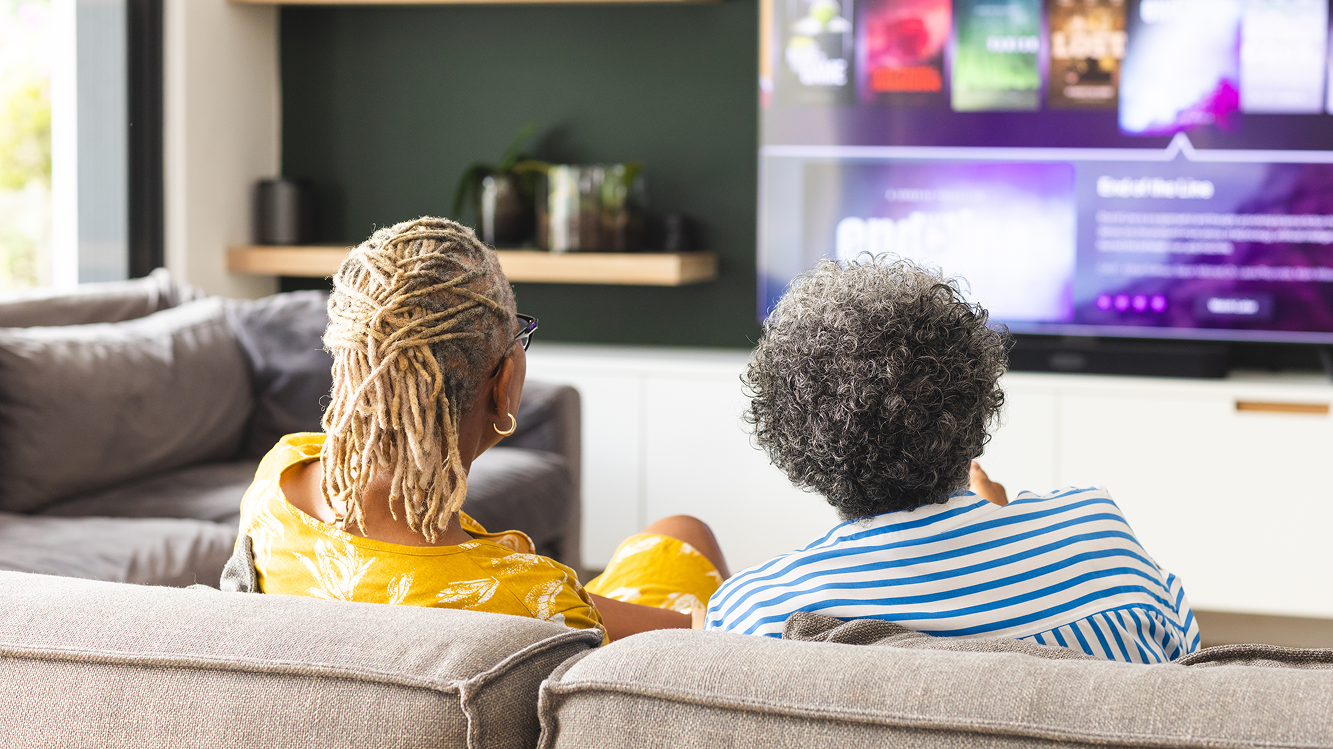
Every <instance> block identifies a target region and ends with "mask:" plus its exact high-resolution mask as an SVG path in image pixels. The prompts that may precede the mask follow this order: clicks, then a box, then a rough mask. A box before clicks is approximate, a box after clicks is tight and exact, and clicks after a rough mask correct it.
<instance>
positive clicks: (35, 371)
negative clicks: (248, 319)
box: [0, 299, 253, 512]
mask: <svg viewBox="0 0 1333 749" xmlns="http://www.w3.org/2000/svg"><path fill="white" fill-rule="evenodd" d="M252 404H253V399H252V397H251V394H250V382H249V375H248V372H247V371H246V365H245V358H244V356H243V355H242V353H241V349H240V347H239V346H238V345H237V344H236V338H235V336H233V335H232V332H231V328H230V327H229V326H228V325H227V321H226V316H225V314H224V312H223V302H222V300H221V299H203V300H200V301H196V302H190V303H188V304H184V305H181V306H179V307H175V308H173V309H168V310H165V311H162V312H157V313H155V314H152V315H149V316H147V317H143V318H140V319H138V320H130V321H127V322H119V323H104V324H97V325H69V326H63V327H39V328H22V329H20V328H7V329H0V510H7V511H10V512H30V511H32V510H35V509H37V508H40V507H41V506H43V505H46V504H48V503H50V502H53V501H55V500H58V499H60V498H62V497H67V496H70V495H73V494H78V493H81V492H90V491H95V490H98V489H104V488H107V487H110V486H114V485H116V484H118V483H121V482H123V481H127V480H129V479H133V478H138V477H141V476H147V475H150V474H153V473H158V472H161V471H168V470H171V469H173V468H178V467H181V466H185V465H190V464H194V463H200V462H204V461H210V460H226V459H230V458H233V457H235V455H236V452H237V450H238V449H239V447H240V442H241V437H242V436H243V430H244V428H245V423H246V420H247V419H248V418H249V416H250V410H251V406H252Z"/></svg>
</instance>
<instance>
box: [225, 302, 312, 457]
mask: <svg viewBox="0 0 1333 749" xmlns="http://www.w3.org/2000/svg"><path fill="white" fill-rule="evenodd" d="M328 302H329V295H328V294H327V293H325V292H323V291H294V292H290V293H287V294H274V295H273V296H270V297H265V298H263V299H255V300H232V301H230V302H228V304H227V319H228V321H229V322H230V323H231V326H232V330H233V331H235V333H236V339H237V340H238V341H239V342H240V344H241V348H242V349H244V351H245V356H246V359H247V360H248V362H249V365H250V371H251V379H252V381H253V383H254V395H255V411H254V416H253V418H251V420H250V424H249V425H248V426H247V427H246V435H245V447H244V450H243V454H244V455H245V457H247V458H262V457H264V454H265V453H267V452H268V451H269V450H270V449H272V448H273V445H274V443H276V442H277V441H278V439H280V438H281V437H282V436H283V435H284V434H291V433H292V432H318V431H320V418H321V417H322V416H323V414H324V406H325V404H327V403H328V400H327V396H328V394H329V390H330V389H332V388H333V357H332V356H330V355H329V353H328V352H327V351H325V350H324V329H325V328H326V327H328V324H329V313H328Z"/></svg>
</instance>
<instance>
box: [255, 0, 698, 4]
mask: <svg viewBox="0 0 1333 749" xmlns="http://www.w3.org/2000/svg"><path fill="white" fill-rule="evenodd" d="M721 1H722V0H231V2H233V3H237V4H240V5H615V4H619V5H627V4H628V5H649V4H652V5H700V4H711V3H719V2H721Z"/></svg>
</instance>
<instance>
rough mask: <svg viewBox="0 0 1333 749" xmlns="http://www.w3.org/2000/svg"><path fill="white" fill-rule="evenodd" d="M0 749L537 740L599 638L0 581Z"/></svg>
mask: <svg viewBox="0 0 1333 749" xmlns="http://www.w3.org/2000/svg"><path fill="white" fill-rule="evenodd" d="M0 602H2V603H3V605H0V715H4V716H5V718H4V721H3V726H4V734H5V735H4V741H3V743H4V744H5V745H7V746H60V747H136V749H137V748H138V747H146V746H170V747H218V746H308V747H330V748H331V747H348V748H349V749H350V748H352V747H355V748H356V749H364V748H365V747H391V746H392V747H464V746H466V747H515V748H517V747H531V746H533V745H534V744H535V743H536V740H537V716H536V700H537V688H538V685H539V684H540V682H541V681H542V679H544V678H545V677H546V676H547V675H548V674H549V673H550V672H551V671H552V670H553V669H554V668H555V667H556V666H557V665H559V664H560V663H561V662H562V661H564V660H566V659H567V658H569V657H571V656H573V655H575V654H578V653H581V652H583V651H585V650H587V649H589V648H593V647H596V646H597V645H598V644H600V642H601V634H600V632H598V631H595V630H575V629H568V628H566V627H562V626H560V625H557V624H552V623H549V622H543V621H538V620H536V619H527V618H523V617H516V616H505V615H502V614H486V613H480V612H473V611H460V610H452V609H428V608H419V607H413V606H389V605H380V604H363V603H348V602H343V601H321V600H316V599H310V598H297V597H291V596H278V595H255V594H248V593H222V592H219V591H215V590H185V589H173V588H153V587H146V586H135V585H126V584H121V583H100V582H91V581H86V580H73V579H66V578H56V577H45V576H41V575H26V574H22V573H0Z"/></svg>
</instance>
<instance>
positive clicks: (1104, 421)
mask: <svg viewBox="0 0 1333 749" xmlns="http://www.w3.org/2000/svg"><path fill="white" fill-rule="evenodd" d="M1209 385H1211V386H1209ZM1219 385H1222V386H1220V387H1219ZM1258 390H1259V391H1258V392H1255V388H1253V387H1251V386H1249V385H1247V384H1246V383H1244V382H1230V383H1225V385H1223V384H1222V383H1208V384H1204V386H1200V385H1196V386H1195V387H1194V388H1192V389H1191V388H1186V387H1170V386H1166V385H1164V386H1161V387H1160V388H1159V389H1156V390H1141V391H1134V390H1129V391H1120V392H1117V391H1114V390H1109V389H1107V390H1101V389H1088V390H1087V391H1083V392H1065V393H1063V394H1062V395H1061V398H1060V401H1061V409H1060V422H1059V425H1058V429H1059V432H1060V434H1061V435H1062V440H1061V454H1062V457H1061V461H1060V482H1061V483H1062V484H1071V483H1072V484H1078V483H1097V484H1100V485H1103V486H1105V487H1107V488H1108V489H1109V490H1110V491H1111V495H1112V496H1113V497H1115V498H1116V502H1117V503H1118V504H1119V505H1120V506H1121V508H1122V509H1123V510H1124V512H1125V516H1126V518H1127V519H1128V520H1129V522H1130V525H1131V526H1133V528H1134V530H1135V532H1136V534H1137V535H1138V536H1139V539H1140V540H1141V541H1142V542H1143V545H1144V546H1145V548H1147V549H1148V551H1149V553H1151V554H1152V555H1153V556H1154V557H1155V558H1156V559H1157V561H1158V562H1159V563H1161V564H1162V566H1164V567H1166V568H1167V569H1169V570H1171V571H1172V572H1175V573H1176V574H1178V575H1180V576H1181V578H1182V579H1183V580H1184V581H1185V585H1186V591H1187V592H1188V594H1189V596H1190V599H1191V602H1192V603H1193V604H1194V605H1195V606H1196V607H1198V608H1202V609H1213V610H1229V611H1244V612H1252V613H1274V614H1288V615H1307V616H1333V542H1331V541H1330V535H1333V484H1330V483H1329V482H1328V480H1327V479H1326V478H1325V477H1324V475H1323V474H1324V473H1325V466H1327V465H1329V464H1330V462H1333V420H1331V419H1330V418H1329V416H1328V415H1326V414H1309V413H1272V412H1247V411H1239V410H1237V403H1238V402H1242V403H1244V402H1258V403H1279V404H1284V403H1293V402H1296V403H1313V404H1320V403H1322V404H1328V403H1329V402H1330V400H1333V392H1330V389H1329V388H1328V387H1326V386H1317V387H1300V386H1296V387H1287V388H1279V389H1276V390H1274V389H1273V388H1259V389H1258Z"/></svg>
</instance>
